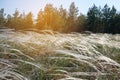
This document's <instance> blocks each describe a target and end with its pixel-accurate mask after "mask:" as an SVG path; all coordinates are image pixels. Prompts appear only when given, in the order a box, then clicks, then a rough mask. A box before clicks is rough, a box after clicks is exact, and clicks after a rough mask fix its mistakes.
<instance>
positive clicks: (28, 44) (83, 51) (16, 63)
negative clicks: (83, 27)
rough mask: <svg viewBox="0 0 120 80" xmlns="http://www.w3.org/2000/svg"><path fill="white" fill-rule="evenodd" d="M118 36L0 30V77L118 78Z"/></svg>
mask: <svg viewBox="0 0 120 80" xmlns="http://www.w3.org/2000/svg"><path fill="white" fill-rule="evenodd" d="M119 57H120V35H119V34H116V35H111V34H79V33H70V34H62V33H58V32H52V31H49V30H45V31H38V30H26V31H13V30H11V29H3V30H1V31H0V80H119V78H120V77H119V75H120V59H119Z"/></svg>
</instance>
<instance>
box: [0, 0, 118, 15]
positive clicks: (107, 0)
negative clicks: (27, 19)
mask: <svg viewBox="0 0 120 80" xmlns="http://www.w3.org/2000/svg"><path fill="white" fill-rule="evenodd" d="M72 2H75V5H76V7H78V9H79V13H83V14H86V13H87V11H88V9H89V8H90V7H92V5H93V4H95V5H96V6H101V7H103V6H104V5H105V4H108V6H110V7H112V6H113V5H114V6H115V8H116V9H117V10H118V11H120V6H119V3H120V1H119V0H11V1H10V0H0V8H4V9H5V13H6V14H13V13H14V11H15V9H18V10H19V11H20V12H21V13H22V12H23V11H24V12H25V13H28V12H30V11H31V12H32V13H33V15H34V17H36V16H37V14H38V12H39V11H40V9H43V8H44V7H45V5H46V4H49V3H50V4H53V6H54V7H57V8H59V6H60V5H63V7H64V8H65V9H67V10H68V9H69V6H70V4H71V3H72Z"/></svg>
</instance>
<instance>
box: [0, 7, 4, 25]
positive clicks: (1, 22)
mask: <svg viewBox="0 0 120 80" xmlns="http://www.w3.org/2000/svg"><path fill="white" fill-rule="evenodd" d="M4 16H5V13H4V8H2V9H0V27H3V26H5V18H4Z"/></svg>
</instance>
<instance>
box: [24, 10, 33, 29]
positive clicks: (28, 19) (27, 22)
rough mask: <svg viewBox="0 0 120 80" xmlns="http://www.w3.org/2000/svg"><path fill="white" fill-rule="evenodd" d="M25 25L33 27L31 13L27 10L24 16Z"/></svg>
mask: <svg viewBox="0 0 120 80" xmlns="http://www.w3.org/2000/svg"><path fill="white" fill-rule="evenodd" d="M25 27H26V28H33V14H32V13H31V12H29V13H28V14H27V15H26V17H25Z"/></svg>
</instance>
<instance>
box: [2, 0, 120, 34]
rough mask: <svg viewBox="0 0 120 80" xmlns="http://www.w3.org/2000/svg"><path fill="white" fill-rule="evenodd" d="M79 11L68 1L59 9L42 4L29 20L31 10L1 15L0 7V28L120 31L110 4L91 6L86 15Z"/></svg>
mask: <svg viewBox="0 0 120 80" xmlns="http://www.w3.org/2000/svg"><path fill="white" fill-rule="evenodd" d="M78 12H79V10H78V8H77V7H76V6H75V3H74V2H72V3H71V5H70V7H69V10H66V9H65V8H63V6H62V5H61V6H60V7H59V8H56V7H53V5H52V4H46V6H45V7H44V9H43V10H42V9H41V10H40V11H39V12H38V14H37V19H33V14H32V12H29V13H28V14H25V12H23V13H20V12H19V11H18V10H17V9H16V10H15V12H14V13H13V15H10V14H8V15H7V17H5V12H4V8H2V9H0V27H8V28H13V29H15V30H21V29H30V28H35V29H39V30H46V29H47V30H53V31H59V32H65V33H69V32H84V31H91V32H94V33H112V34H116V33H120V13H119V12H118V11H117V10H116V8H115V7H114V6H112V8H111V7H109V6H108V5H107V4H106V5H105V6H104V7H103V8H101V7H100V6H99V7H97V6H96V5H93V6H92V7H91V8H89V10H88V12H87V15H84V14H81V13H80V14H79V13H78Z"/></svg>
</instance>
